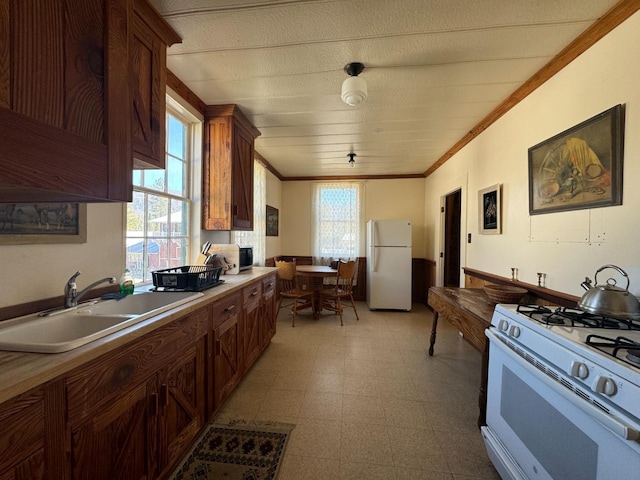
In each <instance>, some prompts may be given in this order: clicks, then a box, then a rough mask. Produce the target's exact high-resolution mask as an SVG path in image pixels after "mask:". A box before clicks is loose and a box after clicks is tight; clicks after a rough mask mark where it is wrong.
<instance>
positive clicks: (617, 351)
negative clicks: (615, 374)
mask: <svg viewBox="0 0 640 480" xmlns="http://www.w3.org/2000/svg"><path fill="white" fill-rule="evenodd" d="M585 343H586V344H587V345H589V346H591V347H593V348H595V349H596V350H599V351H600V352H602V353H604V354H606V355H610V356H612V357H614V358H617V359H619V360H622V361H623V362H624V363H626V364H628V365H631V366H633V367H636V368H640V343H638V342H635V341H633V340H630V339H628V338H626V337H623V336H618V337H616V338H613V337H603V336H602V335H595V334H593V335H588V336H587V339H586V340H585ZM625 353H626V355H625Z"/></svg>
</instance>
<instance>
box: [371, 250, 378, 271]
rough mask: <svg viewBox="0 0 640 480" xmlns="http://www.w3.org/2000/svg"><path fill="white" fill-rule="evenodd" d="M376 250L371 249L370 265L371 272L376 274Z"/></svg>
mask: <svg viewBox="0 0 640 480" xmlns="http://www.w3.org/2000/svg"><path fill="white" fill-rule="evenodd" d="M377 250H378V248H377V247H371V257H372V258H371V263H372V268H371V271H372V272H377V271H378V262H377V261H376V260H377V255H376V251H377Z"/></svg>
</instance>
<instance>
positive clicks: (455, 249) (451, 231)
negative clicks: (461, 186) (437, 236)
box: [444, 190, 462, 287]
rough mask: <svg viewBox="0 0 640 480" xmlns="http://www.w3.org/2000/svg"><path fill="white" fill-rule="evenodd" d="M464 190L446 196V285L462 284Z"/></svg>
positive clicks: (456, 285) (455, 285)
mask: <svg viewBox="0 0 640 480" xmlns="http://www.w3.org/2000/svg"><path fill="white" fill-rule="evenodd" d="M461 206H462V192H461V190H456V191H455V192H452V193H450V194H449V195H447V196H446V197H445V207H444V215H445V221H444V286H445V287H459V286H460V215H461Z"/></svg>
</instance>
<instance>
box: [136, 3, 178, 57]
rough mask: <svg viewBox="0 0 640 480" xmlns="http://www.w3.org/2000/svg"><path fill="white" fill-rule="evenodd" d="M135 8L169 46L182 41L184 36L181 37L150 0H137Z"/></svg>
mask: <svg viewBox="0 0 640 480" xmlns="http://www.w3.org/2000/svg"><path fill="white" fill-rule="evenodd" d="M133 8H134V10H135V11H136V12H139V13H140V17H141V20H143V21H144V22H145V23H146V24H147V25H148V26H149V28H151V29H152V30H153V31H154V32H155V33H156V35H158V36H159V37H160V39H161V40H162V42H163V43H165V44H166V45H167V46H168V47H170V46H171V45H173V44H174V43H182V38H180V36H179V35H178V34H177V33H176V31H175V30H174V29H173V27H172V26H171V25H169V22H167V21H166V20H165V19H164V17H162V16H161V15H160V14H159V13H158V12H157V10H156V9H155V8H154V7H153V5H151V4H150V3H149V1H148V0H135V2H134V4H133Z"/></svg>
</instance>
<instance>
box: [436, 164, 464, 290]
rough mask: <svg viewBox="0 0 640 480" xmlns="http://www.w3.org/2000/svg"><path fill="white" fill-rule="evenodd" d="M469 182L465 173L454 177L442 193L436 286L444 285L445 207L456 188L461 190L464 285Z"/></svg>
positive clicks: (461, 243) (461, 267) (461, 245)
mask: <svg viewBox="0 0 640 480" xmlns="http://www.w3.org/2000/svg"><path fill="white" fill-rule="evenodd" d="M467 182H468V175H467V174H466V173H465V174H464V175H462V176H460V177H458V178H456V179H454V180H453V181H452V182H451V183H450V184H449V185H447V186H446V187H445V188H446V191H445V192H443V193H442V194H441V195H440V205H439V206H438V209H439V211H440V216H439V218H440V221H439V222H438V229H439V231H438V232H437V233H436V235H437V238H438V252H437V255H436V283H435V284H436V286H438V287H442V286H444V258H442V257H441V256H440V253H441V252H444V242H445V238H444V236H445V215H446V213H445V207H446V197H447V196H448V195H450V194H452V193H454V192H455V191H456V190H460V286H464V273H463V271H462V269H463V267H465V266H466V264H467V235H468V230H467V202H468V195H467V191H468V188H467Z"/></svg>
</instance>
